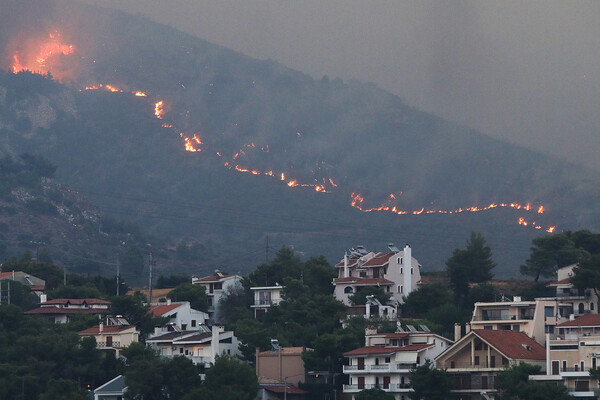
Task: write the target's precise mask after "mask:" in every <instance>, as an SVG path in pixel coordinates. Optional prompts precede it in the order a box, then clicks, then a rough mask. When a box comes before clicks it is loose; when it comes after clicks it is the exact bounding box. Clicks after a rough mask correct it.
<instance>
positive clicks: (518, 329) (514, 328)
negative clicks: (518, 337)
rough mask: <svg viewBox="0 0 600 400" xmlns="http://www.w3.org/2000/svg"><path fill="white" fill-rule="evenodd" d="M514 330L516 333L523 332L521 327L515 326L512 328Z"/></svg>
mask: <svg viewBox="0 0 600 400" xmlns="http://www.w3.org/2000/svg"><path fill="white" fill-rule="evenodd" d="M512 330H513V331H515V332H519V331H520V330H521V326H520V325H513V326H512Z"/></svg>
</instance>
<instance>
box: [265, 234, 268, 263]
mask: <svg viewBox="0 0 600 400" xmlns="http://www.w3.org/2000/svg"><path fill="white" fill-rule="evenodd" d="M268 262H269V235H268V234H267V238H266V241H265V263H268Z"/></svg>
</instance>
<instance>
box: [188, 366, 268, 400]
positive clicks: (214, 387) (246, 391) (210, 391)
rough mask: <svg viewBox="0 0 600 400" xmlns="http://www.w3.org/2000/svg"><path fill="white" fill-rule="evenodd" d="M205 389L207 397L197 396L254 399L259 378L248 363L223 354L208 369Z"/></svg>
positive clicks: (238, 399)
mask: <svg viewBox="0 0 600 400" xmlns="http://www.w3.org/2000/svg"><path fill="white" fill-rule="evenodd" d="M203 389H204V395H205V396H206V397H196V398H207V399H220V400H254V398H256V394H257V393H258V379H257V377H256V372H255V371H254V369H253V368H252V367H250V366H249V365H248V364H245V363H242V362H240V361H237V360H234V359H233V358H230V357H226V356H223V357H218V358H217V359H216V360H215V363H214V364H213V365H212V366H211V367H210V368H209V369H208V370H207V371H206V379H205V380H204V384H203ZM189 398H190V399H191V397H189ZM185 400H188V399H187V398H186V399H185Z"/></svg>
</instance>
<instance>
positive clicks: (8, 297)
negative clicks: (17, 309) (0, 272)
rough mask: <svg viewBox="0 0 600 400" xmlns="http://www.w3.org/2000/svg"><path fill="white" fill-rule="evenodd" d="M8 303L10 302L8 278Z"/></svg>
mask: <svg viewBox="0 0 600 400" xmlns="http://www.w3.org/2000/svg"><path fill="white" fill-rule="evenodd" d="M8 304H10V279H9V280H8Z"/></svg>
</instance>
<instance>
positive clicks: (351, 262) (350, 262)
mask: <svg viewBox="0 0 600 400" xmlns="http://www.w3.org/2000/svg"><path fill="white" fill-rule="evenodd" d="M358 260H359V259H358V258H348V266H349V267H353V266H354V265H356V264H357V263H358ZM335 266H336V267H343V266H344V260H342V261H340V262H339V263H337V264H335Z"/></svg>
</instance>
